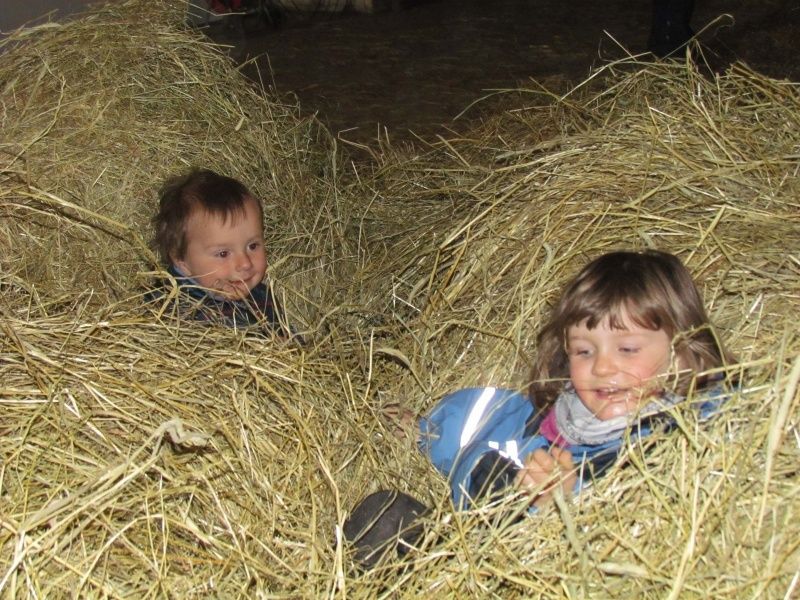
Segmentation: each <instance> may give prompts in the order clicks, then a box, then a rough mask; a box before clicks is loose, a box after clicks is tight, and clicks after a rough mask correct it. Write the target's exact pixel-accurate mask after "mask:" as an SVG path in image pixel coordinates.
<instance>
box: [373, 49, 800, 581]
mask: <svg viewBox="0 0 800 600" xmlns="http://www.w3.org/2000/svg"><path fill="white" fill-rule="evenodd" d="M631 67H634V68H633V69H632V68H631ZM596 78H598V80H600V79H601V78H602V85H600V86H598V88H592V87H591V86H589V85H587V86H586V89H585V90H580V89H579V90H575V91H574V92H573V93H571V94H569V95H567V96H566V97H563V98H561V99H560V101H559V102H557V103H554V104H550V105H544V106H539V107H526V106H525V105H524V104H523V103H522V102H524V101H525V100H527V99H528V98H530V95H526V91H525V90H520V91H519V92H518V93H517V94H516V95H515V98H514V99H513V100H512V101H509V104H510V106H509V107H508V109H507V111H508V112H507V114H505V115H498V117H497V118H496V119H494V120H492V121H491V122H488V123H486V124H484V125H483V126H482V127H480V128H478V129H476V130H474V131H470V132H467V133H465V134H464V135H463V136H462V137H460V138H458V139H454V140H447V141H442V142H441V144H439V145H438V147H437V148H435V149H434V150H433V151H431V152H430V153H428V154H427V155H424V156H416V157H411V158H406V159H405V160H402V157H398V156H393V157H390V158H388V159H387V160H386V162H385V164H384V165H382V167H381V169H380V170H379V171H377V172H376V175H375V178H374V180H373V186H374V189H375V190H377V191H378V192H379V193H385V197H383V198H381V197H380V196H379V199H378V200H376V202H375V203H374V204H373V207H374V210H373V214H372V217H373V218H374V222H373V224H372V226H373V227H374V229H375V230H376V231H394V230H395V229H394V224H395V223H398V224H399V225H398V229H400V228H403V230H404V233H405V234H406V235H409V238H410V239H409V241H408V248H409V250H408V251H407V252H406V253H405V254H402V253H399V252H397V251H396V249H395V244H396V240H395V239H390V240H389V243H386V244H385V245H386V252H385V257H384V259H383V260H376V261H374V262H372V263H370V264H369V265H368V270H367V271H366V273H365V276H364V285H365V286H370V289H372V290H374V295H373V298H374V302H375V303H377V304H378V305H379V306H381V307H383V308H385V309H386V310H391V311H394V313H395V314H396V317H397V319H398V320H402V322H403V325H404V327H403V328H398V337H397V340H396V342H395V344H394V346H392V348H391V349H392V351H393V352H394V353H396V354H397V355H399V356H404V357H407V368H408V371H409V373H407V375H406V377H405V382H399V383H397V384H395V386H393V387H394V389H395V390H397V392H396V395H397V396H398V397H405V398H409V399H410V404H411V406H413V407H414V408H415V409H417V410H418V411H420V412H423V411H425V410H427V409H428V408H430V406H431V404H432V402H433V401H434V400H435V399H437V398H438V397H440V396H441V395H442V394H443V393H445V392H446V391H449V390H452V389H455V388H459V387H465V386H468V385H475V384H487V385H507V386H511V387H519V388H522V387H524V386H525V385H526V383H527V382H526V381H525V377H526V376H527V374H528V371H527V367H528V364H529V358H528V357H529V356H531V355H532V354H533V353H534V352H535V350H536V349H535V341H534V334H535V333H536V331H537V329H538V326H539V324H540V323H541V322H542V321H543V319H544V318H546V314H547V311H548V307H549V305H550V304H551V303H552V302H553V301H554V300H555V299H556V298H557V296H558V294H559V292H560V290H561V288H562V286H563V285H564V283H565V282H566V281H568V280H569V279H570V278H571V276H572V275H573V274H574V273H575V272H577V270H578V269H579V268H580V267H581V266H583V265H584V264H585V263H586V262H587V261H588V260H590V259H591V258H594V257H596V256H597V255H598V254H599V253H601V252H603V251H606V250H610V249H615V248H646V247H657V248H660V249H665V250H669V251H672V252H675V253H677V254H678V255H679V256H681V257H682V258H683V259H684V261H685V262H686V263H687V264H688V266H689V267H690V269H691V270H692V271H693V273H694V274H695V275H696V277H697V279H698V281H699V283H700V286H701V289H702V291H703V294H704V297H705V301H706V304H707V305H708V307H709V311H710V314H711V317H712V319H713V320H714V321H715V322H716V323H718V324H719V326H720V329H721V331H722V333H723V335H724V337H725V339H726V341H728V343H729V345H730V347H731V349H732V350H733V351H734V353H735V354H736V355H737V356H738V357H739V359H740V360H741V363H742V365H741V367H740V369H741V377H742V382H743V385H744V389H745V393H744V394H742V395H741V396H740V397H737V398H735V399H734V400H733V401H731V402H730V403H729V405H728V406H727V407H726V409H725V411H724V413H723V415H721V417H720V418H719V420H718V421H716V422H715V423H714V424H713V425H712V426H710V428H708V429H703V428H701V427H699V426H698V425H697V424H696V423H690V424H689V425H688V426H687V427H686V428H685V430H684V431H682V432H681V434H680V435H677V436H671V437H670V439H669V442H667V443H664V444H663V445H661V446H659V447H658V448H657V449H656V451H654V452H652V453H650V454H648V455H647V456H641V455H639V454H638V453H633V454H632V455H631V456H630V458H629V462H630V464H632V468H627V469H621V470H619V471H617V472H615V473H614V474H613V475H612V476H610V477H608V478H607V479H605V480H604V481H602V482H601V483H600V484H599V485H598V486H597V487H596V488H595V490H594V491H593V492H592V493H590V494H589V495H588V496H586V497H584V498H581V499H580V501H579V503H578V504H577V505H576V506H569V507H563V508H562V509H561V510H559V511H557V512H558V513H559V515H558V516H556V515H552V514H551V515H550V519H549V520H547V519H545V520H544V522H542V521H534V522H531V523H526V524H525V526H523V527H522V531H514V532H513V533H510V532H508V531H506V530H503V531H501V532H498V530H497V529H496V528H493V527H488V528H487V527H486V526H485V524H484V523H482V519H486V518H489V517H486V516H485V515H482V514H478V515H475V518H474V521H471V522H470V521H468V522H469V523H470V525H467V526H465V525H463V523H462V524H460V525H459V526H458V528H457V529H455V530H454V529H453V528H452V527H445V532H446V533H445V534H444V535H445V539H448V540H449V541H450V543H449V545H446V548H447V550H446V551H444V550H441V548H438V547H436V549H435V550H432V552H433V553H434V555H435V553H436V552H437V551H440V552H443V553H445V554H447V558H446V559H442V560H435V559H432V558H431V556H432V555H431V554H427V553H424V552H423V553H420V555H419V558H418V560H417V561H416V562H415V563H414V565H413V572H414V576H413V578H411V577H409V578H406V579H404V581H403V584H402V585H403V587H402V588H400V589H404V590H406V589H409V588H408V586H409V585H416V584H417V583H418V580H417V578H419V577H423V578H425V580H426V584H427V587H426V585H424V584H421V583H420V584H419V587H414V588H412V589H415V590H417V591H418V592H419V593H423V590H428V591H429V590H431V589H437V587H438V586H441V587H443V588H445V589H451V588H455V589H459V590H461V591H468V592H475V593H479V594H488V593H494V594H498V595H500V596H503V597H516V596H520V597H526V596H529V595H531V594H542V595H544V596H550V595H556V596H558V595H562V594H565V595H577V596H583V595H589V596H594V595H598V596H601V597H606V596H612V597H617V596H624V597H628V596H631V595H633V594H640V595H645V596H647V597H676V596H677V595H679V594H690V595H699V596H714V597H737V596H740V595H742V594H746V595H766V596H768V597H784V596H785V595H791V591H790V590H793V589H795V586H796V581H797V576H796V565H797V559H798V550H797V547H796V544H795V543H794V542H793V541H792V540H795V539H797V537H798V529H797V525H796V524H794V523H795V522H796V521H797V515H798V508H800V506H798V503H797V501H796V498H797V492H798V473H797V468H796V464H797V458H798V446H797V441H796V440H797V421H798V417H800V408H799V407H798V402H800V399H799V397H798V391H797V381H798V377H799V376H800V336H799V335H798V334H797V328H796V325H795V323H794V321H795V316H796V314H797V313H798V310H800V277H798V275H800V260H798V257H799V256H800V227H798V218H797V214H798V212H797V197H798V194H799V193H800V183H798V181H799V180H798V178H797V172H798V168H800V156H799V155H798V152H797V150H798V148H800V90H798V86H797V85H796V84H789V83H786V82H779V81H773V80H769V79H767V78H765V77H763V76H760V75H758V74H756V73H753V72H750V71H748V70H746V69H744V68H743V67H739V66H737V67H735V68H734V69H732V70H731V71H730V72H728V73H726V74H724V75H722V76H719V77H718V78H715V79H705V78H703V77H700V76H699V75H698V74H697V72H696V71H695V70H694V69H693V68H691V66H687V65H679V64H672V63H670V64H658V65H646V64H645V65H643V64H633V65H631V64H621V65H612V66H611V67H609V68H608V70H607V72H606V73H604V74H603V73H600V74H597V75H596ZM554 129H555V130H558V133H557V134H556V135H552V136H551V137H549V138H546V139H542V135H541V131H542V130H544V131H548V132H551V131H553V130H554ZM380 200H384V201H383V202H381V201H380ZM408 206H412V207H413V210H414V211H415V213H416V215H417V217H418V218H417V219H416V222H417V223H418V224H417V225H415V227H411V226H409V225H406V223H408V212H409V210H408V208H407V207H408ZM431 231H435V233H436V235H435V236H434V235H431V234H430V233H431ZM374 240H375V241H376V243H377V244H382V243H384V241H383V239H382V238H380V237H378V236H376V237H375V238H374ZM378 251H379V250H376V252H378ZM389 282H390V283H391V285H390V283H389ZM390 392H391V390H390ZM559 517H560V521H559ZM554 523H557V524H558V526H556V525H555V524H554ZM743 523H747V524H748V525H747V526H746V527H742V525H741V524H743ZM737 524H738V525H737ZM470 526H471V527H470ZM516 527H517V526H515V528H516ZM441 569H444V570H445V572H444V573H442V572H441V571H440V570H441Z"/></svg>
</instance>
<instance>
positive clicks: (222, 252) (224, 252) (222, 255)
mask: <svg viewBox="0 0 800 600" xmlns="http://www.w3.org/2000/svg"><path fill="white" fill-rule="evenodd" d="M228 254H230V252H228V251H227V250H220V251H219V252H217V256H219V257H220V258H227V257H228Z"/></svg>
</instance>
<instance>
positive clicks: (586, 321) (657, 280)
mask: <svg viewBox="0 0 800 600" xmlns="http://www.w3.org/2000/svg"><path fill="white" fill-rule="evenodd" d="M648 353H650V354H648ZM727 358H728V357H727V354H726V353H725V350H724V349H723V347H722V345H721V343H720V342H719V340H717V338H716V336H715V334H714V331H713V330H712V328H711V325H710V323H709V321H708V317H707V315H706V311H705V308H704V307H703V302H702V299H701V298H700V294H699V292H698V291H697V287H696V286H695V284H694V281H693V280H692V277H691V275H690V274H689V272H688V270H687V269H686V267H685V266H684V265H683V264H682V263H681V261H680V260H679V259H678V258H677V257H675V256H673V255H672V254H668V253H666V252H659V251H655V250H648V251H644V252H624V251H620V252H611V253H608V254H604V255H602V256H600V257H599V258H597V259H595V260H593V261H592V262H590V263H589V264H588V265H586V266H585V267H584V268H583V270H581V272H580V273H579V274H578V275H577V277H575V279H573V280H572V282H571V283H570V284H569V285H568V286H567V288H566V289H565V290H564V293H563V294H562V296H561V299H560V300H559V302H558V304H557V305H556V307H555V309H554V311H553V314H552V316H551V317H550V320H549V321H548V322H547V324H545V326H544V327H543V328H542V329H541V331H540V332H539V336H538V353H537V358H536V361H535V363H534V367H533V373H532V383H531V394H532V397H533V399H534V401H535V403H536V405H537V406H538V407H542V408H543V407H545V406H548V405H550V404H551V403H552V402H553V401H554V400H555V398H556V396H557V395H558V393H559V391H560V390H561V389H562V388H563V385H564V381H565V380H566V379H567V378H571V379H572V381H573V384H574V385H575V387H576V391H577V392H578V395H579V396H580V397H581V400H582V401H583V403H584V404H586V405H587V406H588V407H589V408H590V409H594V407H593V406H590V404H592V403H599V402H601V400H602V399H605V402H606V404H607V405H609V406H611V405H612V404H613V403H614V402H620V403H619V404H618V405H617V407H616V409H614V408H608V409H605V413H602V414H601V412H598V413H597V414H598V416H599V417H600V418H611V417H612V416H619V413H620V412H630V411H631V410H633V409H634V408H635V406H634V404H638V403H639V402H641V400H642V398H643V396H644V395H646V392H644V393H643V391H645V390H650V392H652V391H653V390H655V389H658V387H659V386H660V387H661V388H662V389H663V385H664V384H663V381H656V380H655V378H654V377H653V376H656V375H662V374H665V373H666V372H667V371H674V372H675V373H678V372H679V371H680V372H681V373H683V376H679V377H678V378H677V386H676V390H675V391H677V392H678V393H685V392H686V389H687V387H688V385H689V383H690V380H691V375H692V374H693V373H697V372H701V371H705V370H708V369H711V368H714V367H718V366H721V365H722V364H723V363H724V362H726V360H727ZM609 361H610V362H609ZM648 361H649V362H648ZM615 371H616V373H615ZM686 374H688V375H689V376H686ZM637 378H638V379H639V382H638V385H636V386H635V387H636V390H637V393H638V395H639V396H638V398H636V399H635V400H636V401H634V400H633V399H631V397H630V395H631V393H633V392H632V391H631V389H632V387H633V383H632V382H633V381H634V380H635V379H637ZM643 378H648V379H649V380H648V381H645V380H643ZM588 388H591V389H588ZM623 392H624V394H623ZM615 395H616V397H615ZM584 396H585V397H584ZM622 396H627V397H628V401H626V402H621V400H620V397H622ZM612 413H614V414H612ZM604 415H605V416H604Z"/></svg>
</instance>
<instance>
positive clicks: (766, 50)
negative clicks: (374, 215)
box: [207, 0, 800, 144]
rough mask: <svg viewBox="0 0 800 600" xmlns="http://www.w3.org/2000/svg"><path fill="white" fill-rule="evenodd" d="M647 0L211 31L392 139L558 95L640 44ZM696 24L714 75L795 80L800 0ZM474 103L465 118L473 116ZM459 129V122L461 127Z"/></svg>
mask: <svg viewBox="0 0 800 600" xmlns="http://www.w3.org/2000/svg"><path fill="white" fill-rule="evenodd" d="M650 24H651V2H650V1H649V0H600V1H599V0H427V1H422V0H416V1H414V2H408V1H406V3H405V8H404V9H403V10H399V11H394V12H384V13H377V14H372V15H365V14H349V15H347V14H344V15H330V14H317V15H315V16H314V18H313V19H308V18H290V19H288V21H286V22H284V24H283V26H282V27H279V28H273V27H272V26H270V25H268V24H266V23H264V22H260V21H259V20H258V19H255V18H253V17H248V18H243V19H240V20H239V21H238V22H234V21H233V20H232V19H231V20H230V21H229V22H225V21H223V22H221V23H217V24H214V25H213V26H211V27H209V28H208V30H207V31H208V33H209V35H210V36H211V37H212V39H214V40H216V41H219V42H222V43H228V44H231V45H232V48H231V54H232V56H233V57H234V58H235V59H236V60H237V61H239V62H245V61H247V60H248V59H255V60H252V61H251V62H250V63H248V64H245V65H244V66H243V70H244V72H245V73H246V74H247V75H249V76H250V77H253V78H259V77H261V78H263V79H265V82H264V83H265V84H266V85H267V86H268V87H273V88H274V89H275V90H276V91H278V92H279V93H285V92H293V93H294V94H296V95H297V97H298V98H299V100H300V102H301V106H302V107H303V109H304V110H305V111H307V112H310V113H314V112H316V113H317V114H318V115H319V117H320V118H321V120H322V121H323V122H325V123H326V124H327V125H328V126H329V127H330V128H331V130H332V132H333V133H334V134H336V135H339V136H340V137H341V138H343V139H347V140H351V141H354V142H357V143H365V144H369V143H371V142H374V140H376V139H377V137H378V135H379V131H380V132H383V133H384V134H386V133H388V135H389V139H390V140H392V142H402V141H408V140H410V139H413V137H412V135H411V134H410V131H413V132H415V133H417V134H418V135H420V136H422V137H424V138H425V139H431V138H433V137H435V135H436V134H437V133H445V132H446V130H445V128H444V126H445V125H446V126H453V121H452V119H453V118H454V117H456V116H457V115H459V113H461V112H462V111H464V109H466V108H467V107H468V106H469V105H470V103H472V102H473V101H474V100H476V99H477V98H479V97H482V96H484V95H486V94H487V93H488V92H487V90H493V89H503V88H513V87H518V86H522V87H533V83H532V82H531V81H530V79H531V78H533V79H535V80H536V81H538V82H540V83H542V84H544V85H545V86H547V87H548V88H549V89H552V90H555V91H565V90H567V89H569V87H570V86H571V85H574V84H576V83H578V82H580V81H582V80H583V79H584V78H585V77H586V76H587V75H588V74H589V72H590V69H591V68H592V67H597V66H601V65H603V64H605V63H606V62H608V61H610V60H613V59H618V58H621V57H623V56H624V55H625V54H626V52H627V53H631V54H638V53H641V52H644V51H645V50H646V46H647V38H648V35H649V32H650ZM692 27H693V28H694V30H695V31H697V32H698V38H699V40H700V42H701V45H702V48H703V60H704V61H705V62H707V63H708V65H709V66H710V68H711V69H712V72H713V71H722V70H724V69H725V68H726V67H727V66H728V65H729V64H730V63H731V62H732V61H734V60H740V61H744V62H745V63H747V64H748V65H749V66H750V67H751V68H753V69H755V70H757V71H759V72H761V73H763V74H765V75H769V76H771V77H775V78H779V79H782V78H787V79H790V80H792V81H800V63H799V62H798V58H797V50H796V47H797V45H798V44H797V40H798V38H799V37H800V0H791V1H789V0H696V3H695V10H694V13H693V18H692ZM474 113H475V109H472V110H470V111H467V113H466V114H465V116H464V117H462V120H463V119H464V118H469V117H470V116H473V115H474ZM456 125H458V123H456Z"/></svg>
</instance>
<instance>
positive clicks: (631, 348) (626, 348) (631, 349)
mask: <svg viewBox="0 0 800 600" xmlns="http://www.w3.org/2000/svg"><path fill="white" fill-rule="evenodd" d="M619 350H620V352H622V353H623V354H636V353H637V352H638V351H639V348H636V347H634V346H623V347H622V348H620V349H619Z"/></svg>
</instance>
